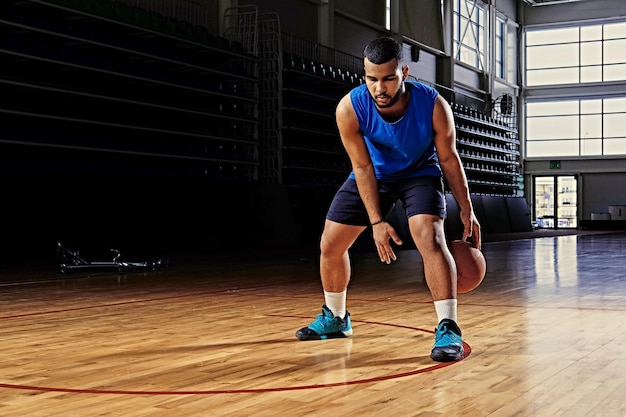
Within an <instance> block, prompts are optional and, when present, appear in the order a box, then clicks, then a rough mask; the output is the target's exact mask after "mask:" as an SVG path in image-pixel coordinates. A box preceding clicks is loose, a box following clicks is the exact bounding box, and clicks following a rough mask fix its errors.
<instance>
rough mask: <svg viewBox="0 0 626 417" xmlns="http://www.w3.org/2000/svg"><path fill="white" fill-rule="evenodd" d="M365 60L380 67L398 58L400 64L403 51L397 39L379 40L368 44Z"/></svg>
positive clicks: (364, 53) (384, 38) (385, 38)
mask: <svg viewBox="0 0 626 417" xmlns="http://www.w3.org/2000/svg"><path fill="white" fill-rule="evenodd" d="M363 56H364V58H367V59H368V60H369V61H370V62H371V63H372V64H376V65H380V64H384V63H385V62H389V61H391V60H392V59H393V58H396V59H397V60H398V62H400V58H402V49H401V48H400V45H399V44H398V42H396V40H395V39H393V38H390V37H387V36H385V37H382V38H377V39H374V40H373V41H371V42H370V43H368V44H367V46H366V47H365V50H364V51H363Z"/></svg>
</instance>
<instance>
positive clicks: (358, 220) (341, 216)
mask: <svg viewBox="0 0 626 417" xmlns="http://www.w3.org/2000/svg"><path fill="white" fill-rule="evenodd" d="M378 192H379V195H380V209H381V213H382V214H383V216H387V215H388V214H389V212H390V211H391V209H392V208H393V207H394V205H395V203H396V201H398V200H399V201H400V202H401V203H402V207H404V211H405V213H406V216H407V218H409V217H411V216H414V215H416V214H433V215H436V216H439V217H441V218H442V219H443V218H445V217H446V198H445V195H444V192H443V181H442V179H441V177H432V176H428V177H417V178H408V179H404V180H398V181H380V180H379V181H378ZM326 218H327V219H328V220H332V221H334V222H337V223H342V224H348V225H352V226H368V225H369V224H370V221H369V217H368V215H367V211H366V210H365V205H364V204H363V200H361V196H360V195H359V190H358V189H357V186H356V181H355V180H353V179H347V180H346V182H344V183H343V185H342V186H341V187H340V188H339V190H338V191H337V193H336V194H335V197H334V198H333V201H332V202H331V204H330V208H329V209H328V214H327V215H326Z"/></svg>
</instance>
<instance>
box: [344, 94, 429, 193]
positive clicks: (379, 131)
mask: <svg viewBox="0 0 626 417" xmlns="http://www.w3.org/2000/svg"><path fill="white" fill-rule="evenodd" d="M405 85H406V89H407V92H408V93H409V100H410V102H409V106H408V109H407V112H406V114H405V115H404V116H402V117H401V118H400V119H399V120H397V121H395V122H393V123H390V122H387V121H385V120H384V119H383V118H382V117H381V115H380V113H378V110H377V108H376V104H375V103H374V100H373V99H372V96H371V95H370V93H369V91H368V90H367V86H366V85H365V84H363V85H360V86H359V87H356V88H354V89H353V90H352V91H350V99H351V101H352V106H353V107H354V111H355V112H356V116H357V119H358V121H359V127H360V129H361V132H362V133H363V136H364V138H365V144H366V145H367V149H368V150H369V154H370V157H371V159H372V163H373V165H374V172H375V174H376V178H377V179H379V180H383V181H384V180H397V179H403V178H414V177H419V176H425V175H430V176H441V168H440V166H439V160H438V159H437V153H436V151H435V145H434V143H433V137H434V132H433V122H432V120H433V109H434V107H435V99H436V98H437V95H438V93H437V90H435V89H434V88H432V87H429V86H427V85H424V84H421V83H418V82H415V81H405ZM350 178H354V172H351V173H350Z"/></svg>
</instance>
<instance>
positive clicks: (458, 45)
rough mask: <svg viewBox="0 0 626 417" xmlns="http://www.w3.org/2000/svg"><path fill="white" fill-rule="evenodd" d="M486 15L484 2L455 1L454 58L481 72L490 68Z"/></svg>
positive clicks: (474, 0) (472, 0) (471, 0)
mask: <svg viewBox="0 0 626 417" xmlns="http://www.w3.org/2000/svg"><path fill="white" fill-rule="evenodd" d="M479 3H480V4H479ZM486 14H487V13H486V11H485V7H484V5H483V4H482V2H479V1H477V0H454V58H455V59H456V60H457V61H461V62H464V63H466V64H468V65H471V66H472V67H474V68H476V69H479V70H481V71H486V70H487V68H488V66H487V53H486V51H487V38H488V37H487V18H486Z"/></svg>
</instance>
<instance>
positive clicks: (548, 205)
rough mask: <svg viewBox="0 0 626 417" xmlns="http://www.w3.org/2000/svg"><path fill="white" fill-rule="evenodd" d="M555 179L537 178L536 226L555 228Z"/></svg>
mask: <svg viewBox="0 0 626 417" xmlns="http://www.w3.org/2000/svg"><path fill="white" fill-rule="evenodd" d="M554 196H555V195H554V177H535V225H536V226H537V227H538V228H540V229H551V228H553V227H554V206H555V205H554Z"/></svg>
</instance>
